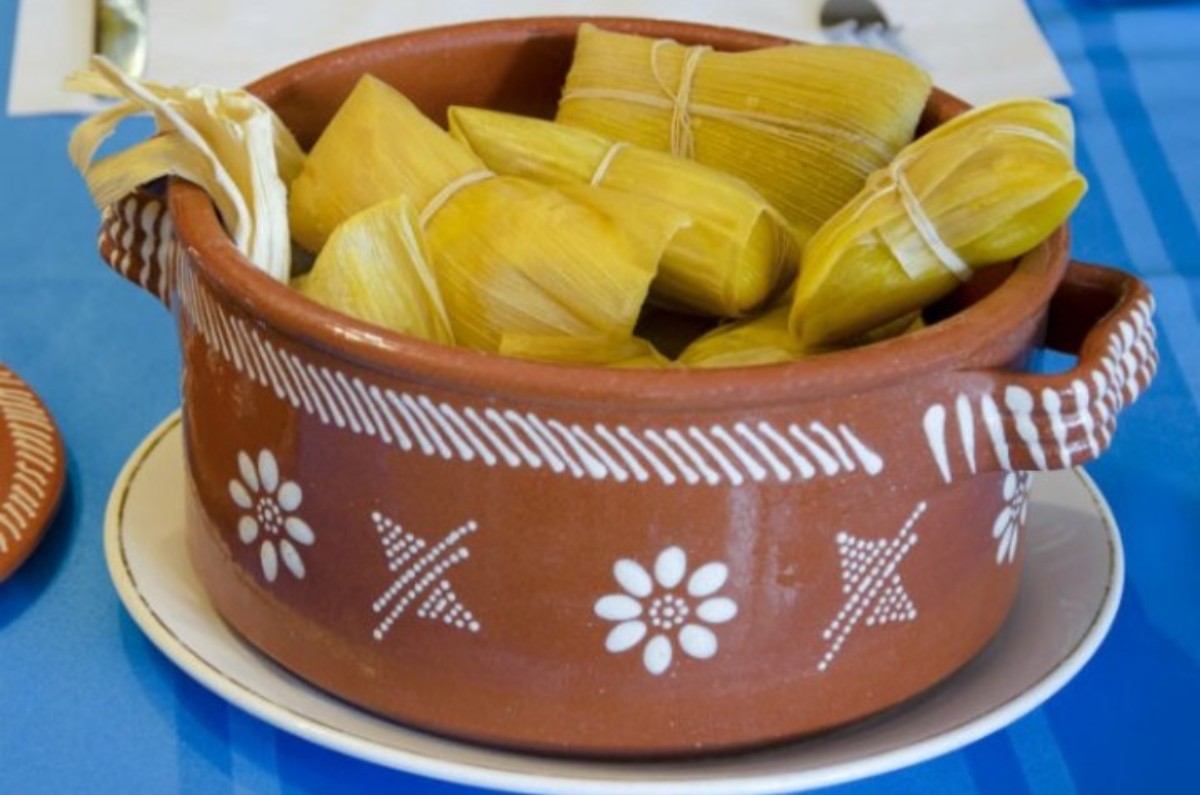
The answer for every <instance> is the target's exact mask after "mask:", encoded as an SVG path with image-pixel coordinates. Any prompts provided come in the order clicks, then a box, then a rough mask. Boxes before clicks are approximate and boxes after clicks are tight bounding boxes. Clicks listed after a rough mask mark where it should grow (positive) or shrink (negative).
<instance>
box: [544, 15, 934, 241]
mask: <svg viewBox="0 0 1200 795" xmlns="http://www.w3.org/2000/svg"><path fill="white" fill-rule="evenodd" d="M930 85H931V84H930V79H929V76H928V75H927V74H926V73H925V72H924V71H922V70H921V69H919V68H918V67H916V66H915V65H913V64H911V63H910V62H908V61H906V60H905V59H903V58H900V57H898V56H895V55H891V54H888V53H883V52H878V51H876V50H869V49H864V48H858V47H842V46H824V45H808V46H798V45H797V46H787V47H773V48H767V49H762V50H756V51H750V52H743V53H722V52H712V51H708V50H706V49H704V48H693V47H685V46H683V45H680V44H677V43H676V42H673V41H670V40H658V41H655V40H652V39H648V38H644V37H639V36H633V35H628V34H621V33H612V32H608V31H603V30H600V29H599V28H596V27H595V26H593V25H587V24H585V25H582V26H581V27H580V29H579V35H578V40H577V43H576V48H575V55H574V60H573V62H572V65H571V69H570V72H569V73H568V75H567V81H566V85H565V86H564V89H563V94H562V99H561V102H560V104H559V109H558V114H557V120H558V121H560V122H563V123H566V124H569V125H572V126H576V127H583V128H586V129H589V130H592V131H594V132H597V133H600V134H602V135H606V136H608V137H611V138H614V139H617V140H621V141H629V142H632V143H635V144H639V145H641V146H645V147H649V148H651V149H662V150H667V151H670V152H673V153H675V154H677V155H681V156H684V157H690V158H692V159H695V160H697V161H699V162H701V163H705V164H707V165H709V166H713V167H715V168H717V169H719V170H721V171H725V172H728V173H730V174H733V175H735V176H737V177H740V178H742V179H744V180H745V181H746V182H748V183H749V184H750V185H751V186H752V187H754V188H755V189H756V190H758V191H759V192H760V193H762V195H763V196H764V197H765V198H766V199H767V201H768V202H770V203H771V204H772V205H773V206H774V207H776V208H778V210H779V211H780V212H781V213H782V214H783V216H784V217H785V218H786V219H787V220H788V222H789V223H790V224H791V225H792V228H793V233H794V234H795V236H796V238H797V240H798V241H799V242H800V244H801V245H802V244H803V243H804V242H806V241H807V240H808V238H809V237H811V235H812V234H813V232H815V230H816V229H817V228H818V227H819V226H820V225H821V224H822V223H823V222H824V221H825V220H826V219H828V218H829V217H830V216H831V215H833V213H834V212H835V211H837V209H838V208H839V207H841V206H842V205H843V204H845V203H846V201H848V200H849V199H850V198H851V197H852V196H853V195H854V194H855V193H856V192H857V191H858V190H859V189H860V188H861V187H862V185H863V181H864V180H865V179H866V177H867V175H869V174H870V173H871V172H873V171H875V170H876V169H878V168H880V167H882V166H884V165H886V164H887V163H888V162H889V161H890V160H891V159H892V157H893V156H894V155H895V154H896V153H897V152H898V151H899V150H900V148H901V147H903V146H904V145H905V144H907V143H908V142H909V141H910V140H911V139H912V136H913V132H914V131H915V129H916V125H917V122H918V120H919V118H920V115H921V111H922V109H923V108H924V106H925V101H926V99H927V97H928V95H929V91H930Z"/></svg>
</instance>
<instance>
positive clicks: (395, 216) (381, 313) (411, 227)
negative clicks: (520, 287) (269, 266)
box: [292, 196, 454, 345]
mask: <svg viewBox="0 0 1200 795" xmlns="http://www.w3.org/2000/svg"><path fill="white" fill-rule="evenodd" d="M292 286H293V287H295V288H296V290H298V291H299V292H300V293H302V294H304V295H305V296H307V297H309V298H311V299H312V300H314V301H317V302H318V303H321V304H324V305H325V306H328V307H329V308H331V309H336V310H338V311H339V312H343V313H345V314H347V315H350V316H351V317H356V318H358V319H359V320H364V321H367V322H368V323H374V324H376V325H379V326H383V327H385V328H389V329H392V330H393V331H398V332H400V333H402V334H408V335H410V336H414V337H420V338H421V339H426V340H431V341H433V342H440V343H443V344H446V345H453V344H454V333H453V332H452V331H451V328H450V319H449V317H448V316H447V314H446V307H445V305H444V303H443V301H442V294H441V290H440V289H439V288H438V284H437V277H436V276H435V275H434V272H433V267H432V265H431V258H430V255H429V248H428V246H427V244H426V242H425V235H424V233H423V232H422V231H421V226H420V222H419V221H418V219H417V213H416V210H415V209H414V208H413V206H412V202H411V201H410V200H409V198H408V197H407V196H401V197H399V198H397V199H389V200H387V201H384V202H380V203H378V204H375V205H372V206H371V207H368V208H367V209H365V210H362V211H361V212H358V213H356V214H354V215H352V216H351V217H350V218H348V219H346V221H344V222H343V223H341V224H340V225H338V227H337V228H336V229H335V230H334V231H333V234H332V235H330V236H329V239H328V241H326V243H325V246H324V247H323V248H322V249H321V254H320V256H318V257H317V261H316V263H315V264H314V265H313V267H312V270H311V271H309V272H308V273H307V274H305V275H304V276H300V277H297V278H296V279H293V280H292Z"/></svg>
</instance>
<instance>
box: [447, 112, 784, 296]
mask: <svg viewBox="0 0 1200 795" xmlns="http://www.w3.org/2000/svg"><path fill="white" fill-rule="evenodd" d="M449 118H450V131H451V133H452V134H453V135H454V136H455V137H456V138H458V139H459V140H461V141H463V142H464V143H466V144H467V145H468V146H470V147H471V149H472V151H474V152H475V154H476V155H478V156H479V158H480V159H481V160H483V162H484V163H485V164H486V165H487V167H488V168H490V169H492V170H493V171H495V172H497V173H500V174H512V175H516V176H523V177H528V178H530V179H534V180H537V181H539V182H547V183H562V184H592V185H601V186H604V187H606V188H612V189H616V190H623V191H628V192H630V193H633V194H636V195H639V196H644V197H649V198H654V199H657V200H659V201H663V202H666V203H668V204H670V205H671V206H673V207H675V208H677V209H678V210H679V211H681V212H683V213H684V214H685V215H686V216H687V217H688V218H689V219H690V221H691V224H690V225H689V226H688V227H686V228H684V229H681V230H680V232H679V234H678V235H676V236H675V238H674V239H672V240H671V242H670V244H669V245H668V246H667V249H666V251H665V252H664V253H663V259H662V262H661V263H660V267H659V272H658V276H657V277H656V278H655V280H654V283H653V285H652V286H651V298H652V299H653V300H655V301H656V303H658V304H660V305H663V306H667V307H670V308H673V309H677V310H680V311H690V312H696V313H700V314H707V315H714V316H717V317H741V316H743V315H745V314H747V313H749V312H751V311H753V310H754V309H756V308H757V307H759V306H760V305H761V304H762V303H763V302H765V301H766V300H767V299H768V298H769V297H770V296H771V295H772V293H773V292H774V291H775V290H776V288H777V287H778V285H779V284H780V283H781V282H782V281H786V280H790V279H791V278H792V277H793V276H794V275H795V272H796V262H795V260H796V258H797V257H798V255H799V247H798V246H795V245H793V244H792V241H791V237H790V235H789V234H788V231H787V229H786V224H785V222H783V221H782V219H781V218H779V217H778V215H777V213H776V212H775V211H774V210H773V209H772V208H771V207H770V206H769V205H768V204H767V202H766V200H765V199H763V198H762V196H761V195H760V194H758V193H757V192H756V191H755V190H754V189H752V188H750V187H749V185H747V184H746V183H745V182H743V181H741V180H739V179H737V178H734V177H731V176H729V175H727V174H724V173H722V172H719V171H716V170H715V169H711V168H708V167H707V166H703V165H701V164H698V163H695V162H692V161H688V160H684V159H681V158H677V157H673V156H671V155H669V154H667V153H664V152H661V151H657V150H651V149H646V148H644V147H640V146H633V145H628V144H624V143H617V142H615V141H613V140H612V139H609V138H605V137H604V136H601V135H598V134H595V133H591V132H589V131H586V130H582V129H579V128H574V127H568V126H566V125H562V124H555V123H554V122H549V121H545V120H542V119H535V118H531V117H527V116H517V115H514V114H508V113H501V112H498V111H492V110H483V109H479V108H465V107H455V108H451V109H450V113H449Z"/></svg>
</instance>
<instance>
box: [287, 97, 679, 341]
mask: <svg viewBox="0 0 1200 795" xmlns="http://www.w3.org/2000/svg"><path fill="white" fill-rule="evenodd" d="M343 114H345V115H343ZM380 158H383V159H384V160H385V161H386V162H380ZM401 195H403V196H408V197H410V199H411V200H412V203H413V205H414V207H415V208H417V213H418V218H419V220H420V223H421V225H422V227H423V228H424V230H425V235H426V238H427V240H428V245H429V251H430V252H431V256H432V258H433V266H434V270H435V272H436V274H437V280H438V286H439V288H440V290H441V293H442V298H443V301H444V302H445V306H446V310H447V314H448V316H449V318H450V323H451V327H452V330H453V332H454V338H455V340H456V341H457V343H458V344H461V345H466V346H468V347H472V348H476V349H481V350H488V351H496V350H498V348H499V345H500V340H501V338H502V336H503V335H505V334H516V335H530V336H535V337H537V336H555V335H559V336H579V337H609V336H619V335H629V334H630V333H631V332H632V329H633V325H634V322H635V321H636V319H637V316H638V312H639V310H640V309H641V306H642V303H643V302H644V301H645V298H646V294H647V292H648V290H649V285H650V282H651V280H652V279H653V278H654V275H655V272H656V269H657V263H658V260H659V259H660V257H661V253H662V250H663V248H665V246H666V243H667V241H669V240H670V239H671V237H672V236H673V235H674V234H675V232H676V231H677V229H678V228H679V226H680V225H681V224H683V223H684V222H685V221H686V219H684V218H683V217H682V216H681V214H679V213H678V212H677V211H670V212H668V211H667V210H669V208H664V206H663V205H662V203H657V204H655V205H653V206H649V204H650V203H649V202H642V203H641V205H638V203H637V202H632V204H633V205H637V206H636V207H633V206H629V207H626V208H625V209H622V210H621V212H622V213H623V214H624V215H625V216H627V217H623V218H622V219H621V220H617V219H616V218H614V215H613V213H611V212H605V211H604V210H603V209H600V208H599V205H598V204H597V203H596V202H603V199H599V198H597V199H596V200H595V202H593V203H589V204H584V203H581V202H579V201H576V200H573V199H572V198H570V197H568V196H567V195H565V194H564V193H562V192H560V191H558V190H556V189H554V188H553V187H549V186H545V185H540V184H537V183H535V182H532V181H530V180H526V179H522V178H519V177H501V176H496V175H494V174H492V173H491V172H490V171H488V170H486V169H485V168H484V167H483V165H482V163H480V161H479V160H478V159H477V158H476V157H475V156H474V155H473V154H471V152H470V150H468V149H467V148H466V147H465V146H464V145H463V144H461V143H459V142H458V141H455V140H454V139H453V138H451V137H450V135H449V134H448V133H447V132H446V131H445V130H443V129H441V128H440V127H438V126H437V125H436V124H435V123H434V122H433V121H431V120H430V119H428V118H426V117H425V116H424V115H422V114H421V112H420V111H419V110H418V109H417V108H416V107H415V106H414V105H413V104H412V103H411V102H410V101H409V100H408V99H407V98H405V97H404V96H403V95H401V94H400V93H399V92H397V91H396V90H395V89H393V88H391V87H390V86H388V85H386V84H385V83H382V82H381V81H379V80H377V79H375V78H372V77H369V76H368V77H364V78H363V79H362V80H361V81H360V83H359V85H358V86H357V87H356V88H355V89H354V91H353V92H352V93H351V95H350V97H349V99H347V101H346V104H345V105H344V106H343V108H342V109H340V110H339V111H338V113H337V115H335V117H334V119H333V120H332V121H331V123H330V124H329V126H328V127H327V128H326V130H325V131H324V132H323V133H322V135H321V138H320V139H319V140H318V141H317V143H316V145H315V146H314V147H313V151H312V152H311V153H310V155H309V157H308V160H307V162H306V164H305V169H304V171H303V172H302V173H301V175H300V176H299V177H298V178H297V180H296V184H295V188H294V191H293V202H292V212H293V218H294V219H295V220H294V226H295V227H296V228H298V229H299V228H307V229H309V230H310V231H311V232H312V235H311V237H310V238H309V240H310V242H309V244H308V245H319V244H320V243H322V242H323V237H324V236H326V235H327V234H328V233H327V232H326V231H325V230H326V229H332V228H333V227H334V226H336V224H337V223H340V222H341V220H343V219H344V217H346V216H347V215H348V214H350V213H352V212H353V211H355V210H357V209H359V208H360V205H362V204H373V203H375V202H376V201H377V200H379V198H380V197H382V196H401ZM631 198H632V199H636V197H631ZM622 204H623V205H629V204H630V203H626V202H623V203H622ZM309 221H311V224H308V223H307V222H309ZM306 224H307V225H306Z"/></svg>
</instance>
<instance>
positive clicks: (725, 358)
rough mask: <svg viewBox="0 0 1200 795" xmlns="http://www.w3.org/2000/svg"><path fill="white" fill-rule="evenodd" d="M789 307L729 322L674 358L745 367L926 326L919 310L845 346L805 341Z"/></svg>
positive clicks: (879, 339) (692, 364)
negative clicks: (796, 330) (790, 316)
mask: <svg viewBox="0 0 1200 795" xmlns="http://www.w3.org/2000/svg"><path fill="white" fill-rule="evenodd" d="M789 312H790V307H788V306H776V307H773V308H771V309H768V310H767V311H766V312H763V313H762V314H761V315H758V316H757V317H752V318H747V319H745V320H739V321H737V322H734V323H726V324H725V325H722V326H718V327H717V328H715V329H713V330H712V331H710V332H708V333H707V334H705V335H704V336H702V337H700V338H698V339H696V340H695V341H694V342H692V343H691V344H690V345H688V347H687V348H685V349H684V351H683V353H681V354H680V355H679V357H678V358H677V359H676V360H675V363H676V364H677V365H682V366H684V367H703V368H713V367H745V366H748V365H753V364H780V363H782V362H792V361H796V360H797V359H803V358H805V357H807V356H816V355H817V354H821V353H832V352H833V351H838V350H844V349H847V348H857V347H860V346H863V345H870V344H872V343H876V342H882V341H883V340H887V339H892V338H893V337H899V336H902V335H904V334H910V333H912V332H914V331H918V330H920V329H923V328H925V321H924V319H923V318H922V317H921V313H920V312H914V313H912V314H909V315H905V316H904V317H901V318H899V319H897V320H894V321H892V322H891V323H888V324H886V325H883V326H880V327H879V328H874V329H870V330H869V331H867V332H866V333H864V334H862V335H860V336H858V337H857V338H855V339H853V340H850V341H848V342H847V343H846V344H844V345H814V344H806V343H805V342H804V341H803V340H800V339H797V338H796V336H795V335H794V334H792V332H791V331H790V330H789V328H788V314H789Z"/></svg>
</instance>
